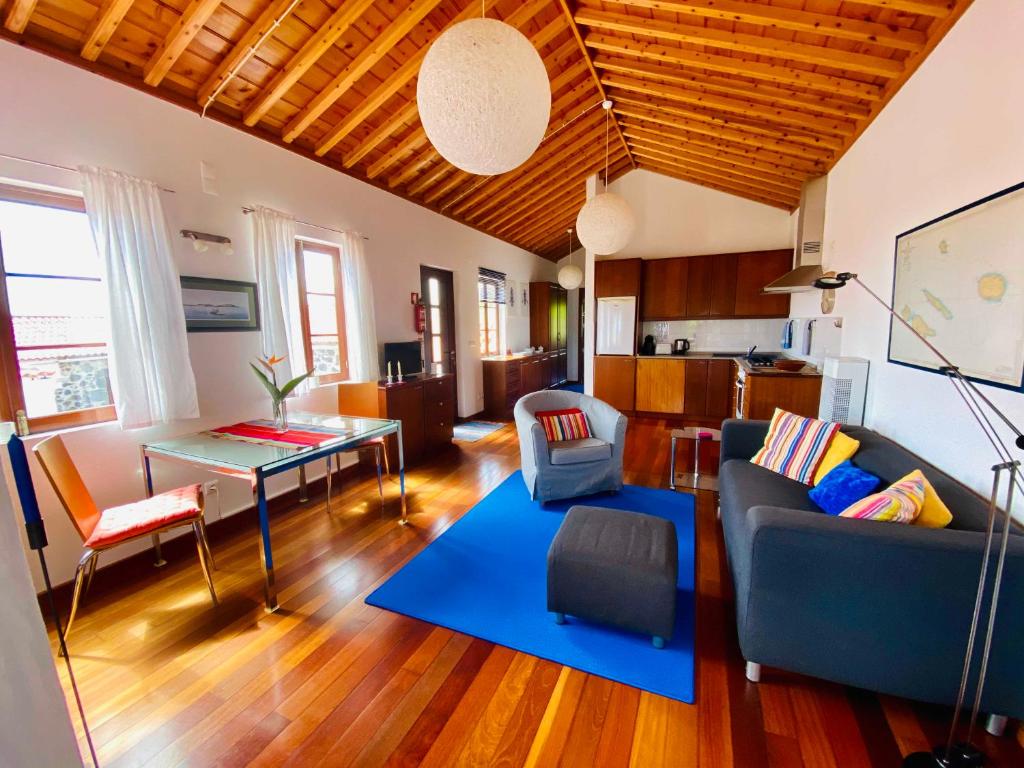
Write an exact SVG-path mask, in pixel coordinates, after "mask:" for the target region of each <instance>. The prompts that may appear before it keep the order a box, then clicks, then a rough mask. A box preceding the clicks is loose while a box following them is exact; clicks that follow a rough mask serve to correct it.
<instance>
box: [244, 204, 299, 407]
mask: <svg viewBox="0 0 1024 768" xmlns="http://www.w3.org/2000/svg"><path fill="white" fill-rule="evenodd" d="M252 232H253V238H252V239H253V249H254V256H255V260H256V284H257V291H258V293H259V304H260V323H261V326H262V328H263V354H264V356H267V357H269V356H271V355H275V356H277V357H281V356H283V355H287V356H288V357H287V359H286V360H285V361H284V362H283V363H279V364H278V365H277V381H278V384H284V383H285V382H287V381H290V380H291V379H293V378H294V377H296V376H298V375H300V374H302V373H305V372H306V371H308V370H309V363H308V361H307V360H306V348H305V345H304V344H303V340H302V319H301V314H300V309H299V283H298V277H297V275H296V263H295V218H294V217H292V216H289V215H288V214H286V213H281V212H280V211H275V210H273V209H272V208H264V207H263V206H261V205H258V206H256V209H255V210H254V211H253V212H252ZM308 385H309V380H308V379H307V380H306V381H304V382H303V383H302V384H301V385H300V386H299V387H298V388H297V389H296V390H295V391H296V393H300V392H304V391H306V389H307V388H308Z"/></svg>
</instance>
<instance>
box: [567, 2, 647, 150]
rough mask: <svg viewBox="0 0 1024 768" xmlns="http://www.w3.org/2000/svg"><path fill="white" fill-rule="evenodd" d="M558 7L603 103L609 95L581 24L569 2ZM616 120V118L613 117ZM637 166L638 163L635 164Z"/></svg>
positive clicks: (617, 129)
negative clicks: (592, 57)
mask: <svg viewBox="0 0 1024 768" xmlns="http://www.w3.org/2000/svg"><path fill="white" fill-rule="evenodd" d="M558 5H559V7H560V8H561V9H562V13H563V14H565V18H566V20H567V21H568V23H569V29H570V31H571V32H572V35H573V37H574V38H575V39H576V44H577V45H578V46H579V49H580V55H581V56H582V57H583V60H584V61H585V62H586V64H587V69H589V70H590V76H591V77H592V78H594V84H595V85H596V86H597V91H598V93H600V94H601V101H606V100H607V99H608V96H607V94H606V93H605V92H604V86H603V85H602V84H601V77H600V75H598V74H597V69H595V68H594V61H593V59H591V58H590V51H589V50H588V49H587V44H586V43H585V42H583V35H582V34H581V33H580V27H579V24H577V23H576V18H575V16H574V15H573V12H572V9H571V8H570V7H569V3H568V0H558ZM613 118H614V116H613ZM613 122H614V123H615V133H616V134H617V135H618V137H619V141H620V142H621V143H622V148H623V149H625V150H626V154H627V155H629V144H627V143H626V137H625V136H623V135H622V128H621V127H620V126H619V121H618V119H617V118H615V119H613ZM630 162H631V163H632V162H633V160H632V155H630ZM633 165H634V166H635V165H636V163H633Z"/></svg>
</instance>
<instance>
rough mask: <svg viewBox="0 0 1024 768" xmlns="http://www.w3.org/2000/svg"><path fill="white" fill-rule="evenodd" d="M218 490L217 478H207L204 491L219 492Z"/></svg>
mask: <svg viewBox="0 0 1024 768" xmlns="http://www.w3.org/2000/svg"><path fill="white" fill-rule="evenodd" d="M218 491H219V489H218V488H217V481H216V480H207V481H206V482H205V483H203V493H217V492H218Z"/></svg>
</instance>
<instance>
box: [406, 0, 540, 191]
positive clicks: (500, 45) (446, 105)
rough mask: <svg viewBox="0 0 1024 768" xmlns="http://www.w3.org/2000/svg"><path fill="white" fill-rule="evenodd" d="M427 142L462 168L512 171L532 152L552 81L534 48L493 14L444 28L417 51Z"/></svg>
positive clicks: (419, 100) (482, 171)
mask: <svg viewBox="0 0 1024 768" xmlns="http://www.w3.org/2000/svg"><path fill="white" fill-rule="evenodd" d="M416 103H417V106H418V107H419V113H420V121H421V122H422V123H423V130H424V131H425V132H426V134H427V138H428V139H430V143H431V144H433V145H434V148H435V149H436V150H437V151H438V152H439V153H440V154H441V156H442V157H443V158H444V159H445V160H447V161H448V162H449V163H451V164H452V165H454V166H455V167H457V168H460V169H462V170H463V171H468V172H469V173H475V174H479V175H488V176H490V175H494V174H498V173H504V172H505V171H511V170H512V169H513V168H516V167H518V166H520V165H522V164H523V163H524V162H526V160H527V159H528V158H529V157H530V155H532V154H533V152H534V150H535V149H537V146H538V145H539V144H540V142H541V139H543V138H544V132H545V131H546V130H547V126H548V119H549V118H550V115H551V83H550V82H549V81H548V73H547V70H546V69H545V67H544V62H543V61H542V60H541V58H540V55H539V54H538V53H537V50H536V49H535V48H534V47H533V44H532V43H531V42H530V41H529V40H528V39H526V37H524V36H523V35H522V34H521V33H520V32H519V31H518V30H517V29H515V28H514V27H511V26H509V25H508V24H505V23H504V22H501V21H497V20H496V19H469V20H468V21H463V22H460V23H459V24H456V25H455V26H453V27H451V28H450V29H448V30H446V31H445V32H444V33H443V34H441V36H440V37H438V38H437V40H435V41H434V44H433V45H431V46H430V50H428V51H427V55H426V56H424V57H423V64H422V65H421V66H420V73H419V79H418V81H417V83H416Z"/></svg>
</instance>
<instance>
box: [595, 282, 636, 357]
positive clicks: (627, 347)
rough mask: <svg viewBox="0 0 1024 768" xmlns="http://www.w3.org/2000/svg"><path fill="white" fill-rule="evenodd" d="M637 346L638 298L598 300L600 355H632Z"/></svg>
mask: <svg viewBox="0 0 1024 768" xmlns="http://www.w3.org/2000/svg"><path fill="white" fill-rule="evenodd" d="M635 346H636V297H635V296H613V297H609V298H604V299H598V300H597V349H596V352H597V354H599V355H632V354H633V351H634V349H635Z"/></svg>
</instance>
